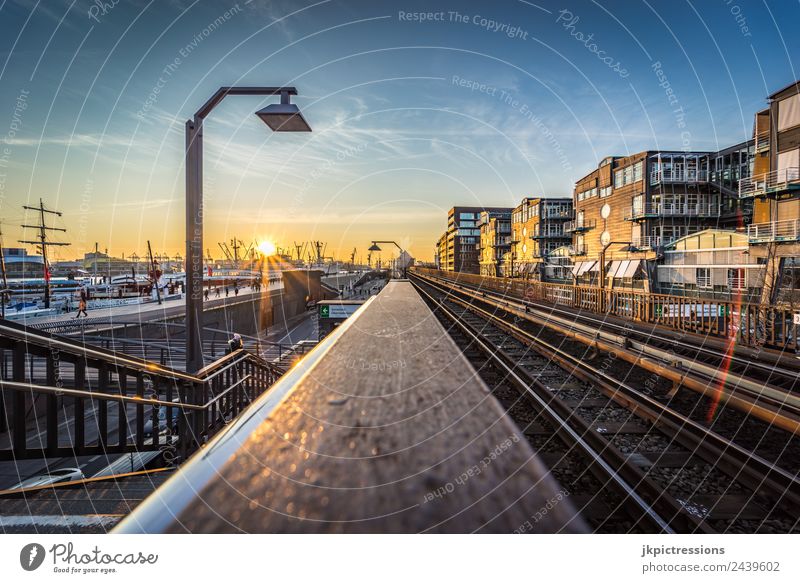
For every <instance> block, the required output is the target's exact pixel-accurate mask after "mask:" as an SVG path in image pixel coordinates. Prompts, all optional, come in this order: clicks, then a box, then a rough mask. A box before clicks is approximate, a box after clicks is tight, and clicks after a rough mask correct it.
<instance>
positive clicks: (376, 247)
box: [368, 241, 406, 278]
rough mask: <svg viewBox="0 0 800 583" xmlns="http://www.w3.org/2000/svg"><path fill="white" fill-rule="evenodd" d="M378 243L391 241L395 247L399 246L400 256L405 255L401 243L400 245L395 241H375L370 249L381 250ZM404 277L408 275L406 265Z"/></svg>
mask: <svg viewBox="0 0 800 583" xmlns="http://www.w3.org/2000/svg"><path fill="white" fill-rule="evenodd" d="M378 243H391V244H392V245H394V246H395V247H397V248H398V249H399V250H400V256H401V257H402V256H403V253H405V251H404V250H403V248H402V247H401V246H400V245H398V244H397V243H396V242H395V241H373V242H372V245H371V246H370V248H369V249H368V251H380V250H381V248H380V247H378ZM403 277H404V278H405V277H406V268H405V267H403Z"/></svg>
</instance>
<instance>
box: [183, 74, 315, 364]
mask: <svg viewBox="0 0 800 583" xmlns="http://www.w3.org/2000/svg"><path fill="white" fill-rule="evenodd" d="M228 95H261V96H264V95H280V96H281V102H280V103H279V104H273V105H268V106H267V107H265V108H264V109H261V110H260V111H257V112H256V115H257V116H258V117H259V118H261V119H262V120H263V121H264V123H266V124H267V125H268V126H269V127H270V129H272V130H273V131H276V132H310V131H311V128H310V127H309V125H308V123H307V122H306V120H305V118H304V117H303V116H302V114H301V113H300V110H299V109H298V108H297V106H296V105H294V104H293V103H290V100H289V96H290V95H297V89H295V88H294V87H220V88H219V89H218V90H217V91H216V92H215V93H214V95H212V96H211V98H210V99H209V100H208V101H206V103H205V105H203V107H201V108H200V109H198V110H197V112H196V113H195V114H194V117H193V118H192V119H190V120H188V121H187V122H186V371H187V372H196V371H198V370H200V368H201V367H202V366H203V351H202V328H203V327H202V322H203V120H205V118H206V117H207V116H208V114H210V113H211V111H212V110H213V109H214V108H215V107H216V106H217V105H219V103H220V102H221V101H222V100H223V99H224V98H225V97H226V96H228Z"/></svg>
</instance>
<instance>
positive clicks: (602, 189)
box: [600, 186, 611, 198]
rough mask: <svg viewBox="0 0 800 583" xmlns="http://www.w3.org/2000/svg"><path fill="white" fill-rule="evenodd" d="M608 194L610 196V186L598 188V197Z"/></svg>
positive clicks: (604, 196)
mask: <svg viewBox="0 0 800 583" xmlns="http://www.w3.org/2000/svg"><path fill="white" fill-rule="evenodd" d="M609 196H611V187H610V186H606V187H604V188H601V189H600V198H606V197H609Z"/></svg>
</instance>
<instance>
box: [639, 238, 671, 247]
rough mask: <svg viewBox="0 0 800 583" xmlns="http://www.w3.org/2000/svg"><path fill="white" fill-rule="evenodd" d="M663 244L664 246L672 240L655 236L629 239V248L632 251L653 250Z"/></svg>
mask: <svg viewBox="0 0 800 583" xmlns="http://www.w3.org/2000/svg"><path fill="white" fill-rule="evenodd" d="M662 241H663V244H664V245H666V244H667V243H671V242H672V239H670V238H666V237H665V238H663V239H662V238H661V237H657V236H649V235H648V236H645V237H634V238H632V239H631V247H633V248H634V249H655V248H657V247H661V245H662Z"/></svg>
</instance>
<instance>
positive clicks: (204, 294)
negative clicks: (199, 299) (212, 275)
mask: <svg viewBox="0 0 800 583" xmlns="http://www.w3.org/2000/svg"><path fill="white" fill-rule="evenodd" d="M203 296H205V298H206V301H208V288H206V291H205V292H204V293H203Z"/></svg>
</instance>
